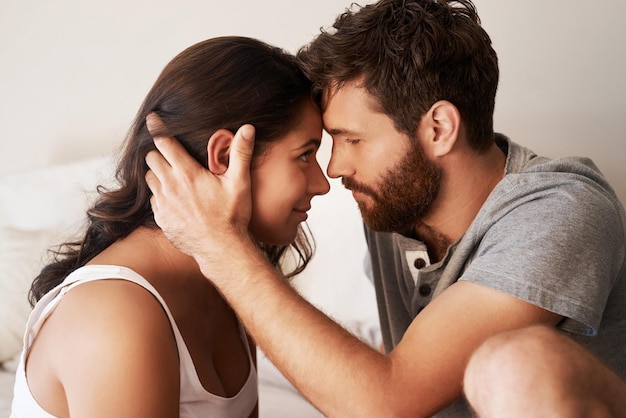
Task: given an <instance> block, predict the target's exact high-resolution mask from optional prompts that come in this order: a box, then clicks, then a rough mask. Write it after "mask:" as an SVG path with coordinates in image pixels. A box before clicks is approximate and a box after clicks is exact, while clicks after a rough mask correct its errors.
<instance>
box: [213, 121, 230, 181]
mask: <svg viewBox="0 0 626 418" xmlns="http://www.w3.org/2000/svg"><path fill="white" fill-rule="evenodd" d="M233 137H234V135H233V133H232V132H231V131H229V130H228V129H218V130H217V131H215V133H214V134H213V135H211V137H210V138H209V143H208V144H207V155H208V165H209V171H210V172H211V173H213V174H224V173H225V172H226V169H227V168H228V159H229V157H230V144H231V142H232V140H233Z"/></svg>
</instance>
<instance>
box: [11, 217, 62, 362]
mask: <svg viewBox="0 0 626 418" xmlns="http://www.w3.org/2000/svg"><path fill="white" fill-rule="evenodd" d="M54 236H55V234H54V233H53V232H51V231H43V230H42V231H20V230H16V229H11V228H0V300H1V302H0V324H1V325H0V362H4V361H6V360H8V359H10V358H11V357H12V356H14V355H15V354H16V353H18V352H19V351H20V349H21V347H22V338H23V335H24V326H25V325H26V320H27V319H28V315H29V313H30V305H29V303H28V290H29V289H30V284H31V282H32V281H33V279H34V278H35V276H36V275H37V273H38V272H39V270H40V269H41V267H42V266H43V261H44V257H45V254H46V248H47V247H48V246H49V245H50V243H51V241H52V240H53V239H54Z"/></svg>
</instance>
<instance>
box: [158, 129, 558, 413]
mask: <svg viewBox="0 0 626 418" xmlns="http://www.w3.org/2000/svg"><path fill="white" fill-rule="evenodd" d="M155 143H156V144H157V147H158V149H159V151H160V152H161V153H162V156H161V155H159V154H158V153H151V154H149V156H148V158H147V162H148V165H149V166H150V168H151V170H152V171H151V172H149V173H148V175H147V177H146V179H147V181H148V184H149V185H150V188H151V189H152V191H153V193H154V196H153V199H152V203H153V207H154V210H155V219H156V220H157V223H158V224H159V225H160V226H162V227H163V230H164V231H165V233H166V234H167V235H168V237H170V239H172V241H173V242H174V244H175V245H177V246H178V247H179V248H180V249H181V250H183V251H185V252H187V253H188V254H190V255H192V256H193V257H194V258H195V259H196V261H197V262H198V264H199V266H200V268H201V269H202V272H203V273H204V274H205V275H206V276H207V277H208V278H209V279H210V280H211V281H212V282H213V283H214V284H215V285H216V286H217V287H218V288H219V289H220V291H221V292H222V294H223V295H224V297H225V298H226V299H227V300H228V301H229V303H230V304H231V306H232V307H233V308H234V309H235V311H236V312H237V314H238V315H239V317H240V318H241V320H242V321H243V323H244V324H245V326H246V328H247V330H248V331H249V332H250V334H251V335H252V336H253V338H254V339H255V340H256V342H257V343H258V345H259V346H260V347H261V348H262V349H263V351H264V352H265V353H266V354H267V355H268V357H269V358H270V359H271V360H272V362H273V363H274V364H276V366H277V367H278V368H279V369H280V370H281V371H282V372H283V373H284V374H285V376H287V378H288V379H289V380H290V381H291V382H293V383H294V385H295V386H296V387H297V388H298V389H299V390H300V391H301V392H302V393H303V394H304V395H305V396H306V397H307V398H308V399H309V400H310V401H311V402H312V403H313V404H314V405H315V406H316V407H318V408H319V409H320V410H321V411H322V412H324V413H325V414H326V415H328V416H342V417H343V416H359V417H364V416H375V417H379V416H426V415H430V414H433V413H434V412H436V411H437V410H439V409H441V408H443V407H445V406H446V405H448V404H450V403H452V402H453V401H454V400H455V399H456V398H458V397H459V396H461V382H462V378H463V371H464V368H465V365H466V363H467V361H468V359H469V357H470V355H471V353H472V352H473V351H474V349H475V348H476V347H478V345H480V343H482V342H483V341H484V340H486V339H487V338H488V337H489V336H491V335H495V334H497V333H499V332H502V331H505V330H509V329H515V328H520V327H523V326H526V325H530V324H535V323H556V322H557V321H558V320H559V319H560V318H559V317H558V316H557V315H555V314H552V313H549V312H547V311H545V310H543V309H540V308H538V307H536V306H534V305H532V304H529V303H526V302H523V301H521V300H519V299H515V298H513V297H511V296H508V295H506V294H504V293H500V292H496V291H494V290H491V289H488V288H486V287H483V286H479V285H476V284H473V283H469V282H459V283H456V284H454V285H453V286H451V287H450V288H449V289H448V290H446V291H444V292H443V293H442V294H441V295H440V296H439V297H437V298H436V299H435V300H434V301H433V302H431V303H430V304H429V305H428V306H427V307H426V308H425V309H424V310H423V311H422V312H421V313H420V315H419V316H418V317H417V318H415V320H414V321H413V323H412V324H411V326H410V327H409V329H408V330H407V332H406V334H405V336H404V338H403V339H402V341H401V342H400V344H399V345H398V346H397V347H396V348H395V349H394V350H393V351H392V352H391V353H389V354H388V355H384V354H381V353H379V352H377V351H376V350H374V349H372V348H370V347H369V346H367V345H366V344H364V343H362V342H361V341H360V340H358V339H357V338H355V337H354V336H352V335H350V334H349V333H348V332H347V331H345V330H344V329H343V328H341V327H340V326H339V325H337V324H336V323H334V322H333V321H332V320H331V319H330V318H328V317H327V316H325V315H324V314H323V313H321V312H320V311H318V310H317V309H315V308H314V307H313V306H312V305H310V304H309V303H307V302H306V301H305V300H304V299H302V298H301V297H300V296H299V295H298V294H297V293H296V292H295V291H294V290H293V289H292V288H291V287H290V286H289V285H288V284H287V283H286V282H285V281H284V279H283V278H282V277H281V276H280V274H279V273H278V272H276V270H275V269H274V268H272V267H271V266H270V265H269V264H268V263H267V261H266V260H265V258H264V256H263V255H262V254H261V253H260V252H259V251H258V249H257V248H256V246H255V245H254V243H253V242H252V240H251V239H250V237H249V236H248V234H247V232H246V228H245V225H247V221H248V219H249V207H250V200H249V199H250V197H249V196H247V195H246V191H247V193H249V184H248V183H249V180H248V177H247V173H246V172H247V167H248V165H249V161H250V155H251V147H252V141H251V140H250V138H249V137H248V138H247V139H246V138H244V137H243V135H241V132H238V133H237V135H236V136H235V139H234V141H233V153H231V157H230V163H231V166H230V167H229V169H228V170H227V172H226V173H224V174H217V175H212V174H211V173H210V172H208V171H207V170H204V169H203V168H202V167H201V166H200V165H199V164H197V162H195V161H194V160H193V159H192V158H191V157H189V156H188V155H187V154H186V153H185V152H184V150H183V149H182V147H181V146H180V145H179V144H178V143H177V142H176V140H175V139H173V138H168V137H161V138H155ZM231 168H232V171H231ZM206 196H218V197H219V198H212V199H207V198H206ZM216 202H218V203H216ZM242 208H243V209H242ZM246 216H247V218H246ZM243 221H245V222H246V224H245V225H243V224H241V222H243Z"/></svg>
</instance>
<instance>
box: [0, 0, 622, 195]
mask: <svg viewBox="0 0 626 418" xmlns="http://www.w3.org/2000/svg"><path fill="white" fill-rule="evenodd" d="M367 2H368V1H366V3H367ZM348 4H349V0H345V1H338V0H317V1H300V0H273V1H257V0H231V1H215V0H213V1H211V0H209V1H207V0H204V1H200V0H180V1H176V2H172V1H164V0H151V1H147V0H56V1H54V2H45V1H43V0H39V1H20V0H1V1H0V126H1V127H2V133H1V134H2V139H1V143H2V148H1V152H0V174H1V173H5V172H9V171H15V170H20V169H24V168H30V167H34V166H37V165H46V164H50V163H55V162H65V161H71V160H75V159H79V158H81V157H85V156H93V155H104V154H106V153H109V152H110V151H112V150H114V149H115V147H116V146H117V145H118V144H119V143H120V142H121V140H122V138H123V136H124V134H125V132H126V130H127V128H128V126H129V124H130V121H131V120H132V118H133V116H134V114H135V111H136V110H137V109H138V107H139V104H140V102H141V100H142V99H143V97H144V95H145V94H146V92H147V90H148V89H149V87H150V86H151V85H152V83H153V81H154V80H155V78H156V76H157V75H158V73H159V72H160V71H161V69H162V68H163V66H164V65H165V64H166V63H167V62H168V61H169V60H170V59H171V58H172V57H173V56H174V55H175V54H177V53H178V52H180V51H181V50H182V49H184V48H185V47H187V46H189V45H191V44H192V43H195V42H197V41H200V40H202V39H205V38H208V37H212V36H217V35H226V34H241V35H249V36H254V37H258V38H261V39H263V40H266V41H268V42H270V43H274V44H276V45H279V46H282V47H284V48H285V49H288V50H290V51H295V50H296V49H297V47H298V46H300V45H302V44H303V43H306V42H307V41H308V40H309V39H311V37H313V36H314V35H315V34H316V33H318V29H319V27H320V26H324V25H328V24H330V23H331V22H332V21H333V19H334V16H335V15H336V14H337V13H339V12H341V11H342V10H343V9H344V7H346V6H347V5H348ZM476 5H477V7H478V10H479V13H480V14H481V16H482V18H483V24H484V26H485V27H486V29H487V30H488V32H489V33H490V34H491V37H492V39H493V42H494V45H495V48H496V50H497V52H498V54H499V57H500V62H501V72H502V76H501V84H500V89H499V92H498V98H497V105H496V107H497V110H496V128H497V129H498V130H500V131H503V132H505V133H507V134H508V135H510V136H511V137H512V138H513V139H514V140H516V141H518V142H521V143H523V144H526V145H528V146H530V147H531V148H534V149H535V150H537V151H539V152H542V153H545V154H547V155H550V156H555V155H559V154H580V155H587V156H590V157H592V158H593V159H594V160H595V161H596V162H597V164H598V165H599V166H600V168H601V169H602V170H603V171H605V173H606V174H607V176H608V177H609V178H610V180H611V181H612V183H613V184H614V186H615V187H616V188H617V190H618V193H619V195H620V197H621V198H622V200H623V201H626V164H625V163H624V161H623V160H624V157H625V156H626V146H624V145H623V136H624V132H625V131H626V115H625V114H624V113H625V112H626V82H625V81H624V76H623V74H626V48H625V47H624V42H625V41H626V28H625V26H626V25H624V24H623V22H622V19H623V16H625V15H626V2H624V1H622V0H607V1H603V2H598V3H590V2H583V1H578V0H574V1H572V0H551V1H543V0H524V1H517V0H476Z"/></svg>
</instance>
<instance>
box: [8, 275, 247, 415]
mask: <svg viewBox="0 0 626 418" xmlns="http://www.w3.org/2000/svg"><path fill="white" fill-rule="evenodd" d="M106 279H124V280H128V281H131V282H133V283H136V284H138V285H140V286H142V287H144V288H145V289H146V290H148V291H149V292H150V293H152V294H153V295H154V297H155V298H156V299H157V300H158V301H159V302H160V303H161V305H162V306H163V309H164V310H165V312H166V313H167V316H168V318H169V320H170V324H171V326H172V330H173V331H174V335H175V337H176V345H177V346H178V356H179V359H180V408H179V409H180V417H181V418H191V417H200V416H210V417H212V418H234V417H237V418H239V417H249V416H250V414H251V413H252V410H253V409H254V407H255V405H256V403H257V399H258V389H257V374H256V370H255V368H254V364H253V363H252V357H251V356H250V348H249V347H248V342H247V339H246V337H245V334H244V333H243V329H242V340H243V341H244V344H245V346H246V349H247V351H248V359H249V361H250V374H249V375H248V379H247V380H246V382H245V383H244V385H243V386H242V388H241V389H240V390H239V392H238V393H237V394H236V395H235V396H233V397H231V398H224V397H221V396H218V395H214V394H212V393H209V392H207V391H206V390H205V389H204V387H203V386H202V383H201V382H200V379H199V378H198V375H197V373H196V369H195V367H194V365H193V361H192V359H191V355H190V354H189V350H187V346H186V345H185V341H184V340H183V337H182V335H181V333H180V331H179V329H178V326H177V325H176V322H174V317H173V316H172V314H171V312H170V310H169V308H168V307H167V305H166V304H165V301H164V300H163V298H162V297H161V295H160V294H159V293H158V292H157V291H156V289H155V288H154V287H153V286H152V285H151V284H150V283H149V282H148V281H147V280H146V279H144V278H143V277H142V276H140V275H139V274H137V273H135V272H134V271H133V270H131V269H128V268H126V267H120V266H104V265H89V266H84V267H81V268H79V269H78V270H76V271H74V272H72V273H71V274H70V275H69V276H67V278H66V279H65V280H64V281H63V282H62V283H61V284H59V285H58V286H57V287H55V288H54V289H52V290H51V291H50V292H48V293H47V294H46V295H44V297H43V298H41V300H40V301H39V302H38V303H37V304H36V305H35V308H34V309H33V311H32V313H31V314H30V317H29V319H28V323H27V325H26V332H25V334H24V348H23V349H22V355H21V357H20V362H19V364H18V367H17V372H16V377H15V387H14V394H13V403H12V406H11V416H10V418H55V417H54V416H53V415H50V414H49V413H48V412H46V411H45V410H44V409H43V408H42V407H41V406H39V404H38V403H37V401H36V400H35V399H34V398H33V395H32V394H31V392H30V389H29V388H28V382H27V381H26V372H25V367H24V365H25V364H26V357H27V356H28V352H29V350H30V347H31V345H32V343H33V341H34V340H35V337H36V336H37V334H38V332H39V330H40V328H41V326H42V325H43V323H44V321H45V320H46V319H47V318H48V317H49V316H50V314H51V313H52V311H54V309H55V308H56V306H57V305H58V304H59V302H60V301H61V299H62V298H63V296H64V295H65V293H67V292H68V291H69V290H70V289H72V288H73V287H75V286H78V285H80V284H82V283H87V282H90V281H94V280H106Z"/></svg>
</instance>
